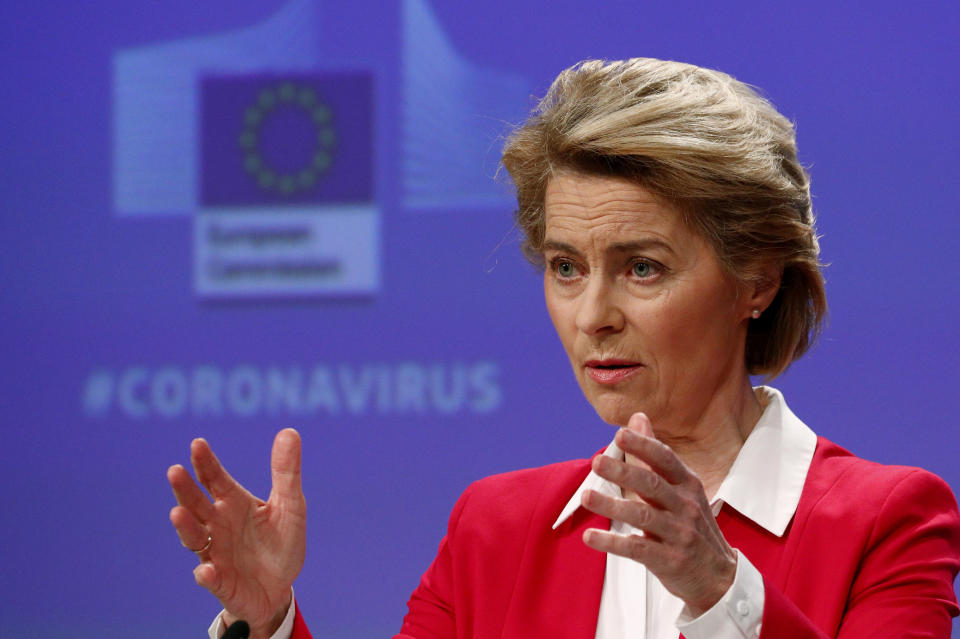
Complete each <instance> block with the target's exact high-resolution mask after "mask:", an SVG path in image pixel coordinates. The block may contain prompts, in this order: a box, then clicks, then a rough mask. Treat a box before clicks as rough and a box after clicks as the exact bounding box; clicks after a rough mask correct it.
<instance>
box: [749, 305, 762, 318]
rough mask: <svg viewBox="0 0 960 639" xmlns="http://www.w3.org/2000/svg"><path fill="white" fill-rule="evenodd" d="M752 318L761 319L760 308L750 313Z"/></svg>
mask: <svg viewBox="0 0 960 639" xmlns="http://www.w3.org/2000/svg"><path fill="white" fill-rule="evenodd" d="M750 316H751V317H752V318H753V319H758V318H759V317H760V309H759V308H755V309H753V310H752V311H750Z"/></svg>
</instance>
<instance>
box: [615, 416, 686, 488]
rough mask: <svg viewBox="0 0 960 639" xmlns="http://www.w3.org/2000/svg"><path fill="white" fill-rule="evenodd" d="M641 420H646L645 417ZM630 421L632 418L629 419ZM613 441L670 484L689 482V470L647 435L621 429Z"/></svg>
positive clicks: (661, 443) (658, 442) (665, 448)
mask: <svg viewBox="0 0 960 639" xmlns="http://www.w3.org/2000/svg"><path fill="white" fill-rule="evenodd" d="M643 419H646V416H644V417H643ZM632 421H633V418H631V422H632ZM615 439H616V442H617V446H619V447H620V449H621V450H623V451H624V452H625V453H628V454H631V455H634V456H635V457H637V458H638V459H640V461H643V462H646V463H647V464H649V465H650V467H651V468H652V469H653V470H655V471H656V472H657V473H658V474H660V475H662V476H663V478H664V479H666V480H667V481H668V482H670V483H671V484H683V483H685V482H687V481H689V479H690V477H691V472H690V470H689V469H688V468H687V467H686V465H685V464H684V463H683V462H682V461H680V458H679V457H677V455H676V453H674V452H673V451H672V450H671V449H670V447H669V446H667V445H666V444H664V443H663V442H661V441H658V440H656V439H654V438H653V437H649V436H647V435H641V434H640V433H638V432H636V431H635V430H632V429H629V428H621V429H620V430H619V431H618V432H617V435H616V438H615Z"/></svg>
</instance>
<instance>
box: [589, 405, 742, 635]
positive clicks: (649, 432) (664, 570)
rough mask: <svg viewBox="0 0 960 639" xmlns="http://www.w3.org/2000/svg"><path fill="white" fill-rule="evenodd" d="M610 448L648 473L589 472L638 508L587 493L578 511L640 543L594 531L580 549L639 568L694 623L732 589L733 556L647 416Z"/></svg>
mask: <svg viewBox="0 0 960 639" xmlns="http://www.w3.org/2000/svg"><path fill="white" fill-rule="evenodd" d="M615 441H616V443H617V445H618V446H619V447H620V449H621V450H623V451H624V452H625V453H626V454H627V455H632V456H634V457H636V458H637V459H639V460H640V461H641V462H644V463H645V464H647V465H649V468H642V467H641V466H638V465H635V464H630V463H627V462H626V461H621V460H618V459H613V458H612V457H607V456H604V455H598V456H597V457H596V458H595V459H594V460H593V470H594V472H595V473H597V474H598V475H600V476H601V477H603V478H604V479H607V480H608V481H611V482H613V483H614V484H617V485H618V486H620V487H621V489H622V490H623V494H624V495H629V494H631V493H634V494H636V495H639V496H640V497H641V498H642V501H641V500H638V499H635V498H617V497H610V496H607V495H603V494H601V493H598V492H596V491H593V490H588V491H586V492H585V493H584V494H583V502H582V503H583V505H584V507H586V508H587V509H588V510H591V511H593V512H595V513H597V514H598V515H601V516H603V517H608V518H610V519H614V520H616V521H620V522H624V523H626V524H629V525H631V526H633V527H634V528H637V529H639V530H642V531H643V535H636V534H631V535H622V534H617V533H613V532H611V531H609V530H599V529H597V528H591V529H589V530H587V531H586V532H585V533H584V535H583V541H584V543H586V544H587V545H588V546H589V547H591V548H593V549H595V550H599V551H601V552H609V553H613V554H615V555H620V556H622V557H627V558H629V559H633V560H634V561H639V562H640V563H642V564H643V565H645V566H646V567H647V569H648V570H650V571H651V572H653V574H654V575H656V576H657V578H658V579H659V580H660V582H661V583H662V584H663V585H664V587H665V588H666V589H667V590H668V591H670V592H671V593H673V594H674V595H675V596H677V597H679V598H680V599H682V600H683V601H684V602H685V603H686V604H687V606H688V607H689V608H690V611H691V612H692V613H693V615H694V616H699V615H701V614H702V613H704V612H706V611H707V610H709V609H710V608H712V607H713V605H714V604H715V603H717V602H718V601H719V600H720V599H721V597H723V595H724V593H725V592H726V591H727V590H728V589H729V588H730V585H731V584H732V583H733V579H734V576H735V575H736V572H737V556H736V553H735V552H734V551H733V549H732V548H731V547H730V545H729V544H727V541H726V540H725V539H724V538H723V534H722V533H721V532H720V528H719V527H718V526H717V522H716V519H715V518H714V516H713V511H712V510H711V509H710V504H709V503H708V502H707V496H706V494H705V493H704V490H703V485H702V484H701V483H700V479H699V478H698V477H697V475H696V474H695V473H694V472H693V471H691V470H690V469H689V468H687V466H686V465H685V464H684V463H683V462H682V461H680V458H678V457H677V456H676V454H674V452H673V451H672V450H671V449H670V447H669V446H667V445H666V444H664V443H662V442H660V441H657V440H656V439H655V438H654V437H653V429H652V428H651V426H650V420H649V419H648V418H647V416H646V415H644V414H642V413H636V414H635V415H633V416H632V417H631V418H630V423H629V424H628V426H627V428H623V429H621V430H620V431H619V432H618V433H617V436H616V439H615Z"/></svg>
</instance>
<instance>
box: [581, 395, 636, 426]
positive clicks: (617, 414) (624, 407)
mask: <svg viewBox="0 0 960 639" xmlns="http://www.w3.org/2000/svg"><path fill="white" fill-rule="evenodd" d="M590 404H591V405H592V406H593V409H594V410H595V411H597V415H598V416H599V417H600V419H602V420H603V421H605V422H607V423H608V424H610V425H611V426H617V427H621V426H626V425H627V422H629V421H630V417H631V416H632V415H633V414H634V413H636V412H639V411H641V410H643V409H641V408H640V407H639V406H633V405H630V404H627V403H626V402H624V401H623V400H622V398H612V397H608V398H604V397H595V398H590Z"/></svg>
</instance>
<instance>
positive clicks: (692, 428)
mask: <svg viewBox="0 0 960 639" xmlns="http://www.w3.org/2000/svg"><path fill="white" fill-rule="evenodd" d="M765 404H766V402H765V401H764V402H763V404H761V400H760V399H758V397H757V393H756V392H754V390H753V388H752V387H751V386H750V379H749V377H747V376H746V375H745V374H744V376H743V380H742V382H738V383H737V384H735V385H733V386H732V387H731V388H730V390H728V391H727V392H720V393H717V394H715V395H714V396H713V399H712V400H711V401H710V402H709V404H707V405H706V406H705V407H704V409H703V410H702V411H700V413H699V415H686V416H685V419H683V422H684V423H683V425H682V426H680V427H678V426H677V425H676V424H673V425H672V427H670V426H671V425H669V424H664V426H666V427H662V428H658V426H657V422H656V421H654V422H653V428H654V432H655V434H656V436H657V439H659V440H660V441H662V442H664V443H665V444H667V445H668V446H670V448H671V449H672V450H673V452H674V453H676V454H677V456H678V457H679V458H680V459H681V461H683V463H684V464H686V465H687V467H689V468H690V469H691V470H692V471H693V472H695V473H696V474H697V476H698V477H699V478H700V481H701V482H702V483H703V489H704V492H706V495H707V499H709V500H712V499H713V497H714V495H715V494H716V492H717V490H718V489H719V488H720V484H721V483H723V480H724V478H725V477H726V476H727V473H728V472H729V471H730V467H731V466H732V465H733V462H734V460H735V459H736V458H737V455H738V454H739V452H740V449H741V448H742V447H743V443H744V442H745V441H747V437H748V436H749V435H750V433H751V431H753V427H754V426H756V424H757V422H758V421H759V420H760V415H761V414H762V413H763V407H764V405H765ZM628 461H634V462H635V461H636V460H635V459H634V460H630V459H628Z"/></svg>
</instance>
